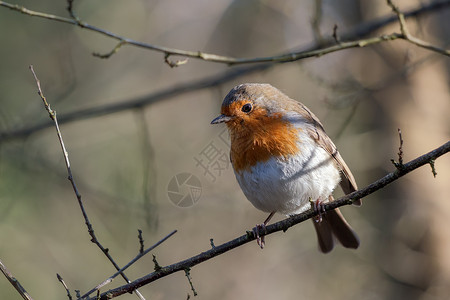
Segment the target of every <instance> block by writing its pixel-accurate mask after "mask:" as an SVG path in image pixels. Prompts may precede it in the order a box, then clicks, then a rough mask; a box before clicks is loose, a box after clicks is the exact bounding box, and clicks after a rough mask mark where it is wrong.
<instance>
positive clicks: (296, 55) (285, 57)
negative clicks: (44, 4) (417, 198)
mask: <svg viewBox="0 0 450 300" xmlns="http://www.w3.org/2000/svg"><path fill="white" fill-rule="evenodd" d="M388 1H389V0H388ZM389 2H390V1H389ZM449 4H450V1H449V0H446V1H442V2H435V3H431V4H429V5H428V7H433V8H435V7H441V6H447V5H449ZM0 6H4V7H7V8H9V9H12V10H14V11H18V12H21V13H23V14H26V15H29V16H35V17H39V18H44V19H49V20H52V21H58V22H63V23H67V24H71V25H75V26H78V27H81V28H83V29H86V30H90V31H94V32H97V33H100V34H102V35H105V36H108V37H110V38H113V39H116V40H118V41H119V43H118V45H117V46H116V47H114V49H113V50H112V51H110V52H109V53H107V54H104V55H102V54H96V56H99V57H102V58H106V57H109V56H111V55H112V54H114V53H116V52H117V50H118V49H119V48H120V47H121V46H122V45H125V44H129V45H133V46H136V47H140V48H144V49H148V50H153V51H157V52H162V53H164V55H165V60H166V61H167V58H168V57H169V56H171V55H176V56H182V57H186V58H195V59H201V60H204V61H210V62H216V63H224V64H228V65H238V64H251V63H264V62H270V63H281V62H291V61H297V60H300V59H304V58H308V57H313V56H321V55H325V54H328V53H332V52H335V51H339V50H343V49H349V48H355V47H365V46H369V45H373V44H377V43H380V42H384V41H387V40H395V39H398V38H402V39H407V40H409V41H411V42H413V40H412V39H408V38H407V36H405V35H404V34H395V33H394V34H390V35H382V36H379V37H375V38H370V39H367V40H357V41H352V42H346V43H340V44H338V45H334V46H331V47H327V48H322V49H317V50H312V51H300V52H289V53H286V54H282V55H276V56H268V57H255V58H235V57H229V56H222V55H217V54H212V53H205V52H201V51H187V50H181V49H175V48H169V47H164V46H159V45H153V44H148V43H143V42H139V41H135V40H133V39H129V38H126V37H123V36H120V35H118V34H115V33H112V32H109V31H107V30H104V29H102V28H99V27H95V26H93V25H90V24H88V23H86V22H82V21H80V20H79V18H74V16H75V15H74V13H73V10H72V4H71V1H69V8H68V10H69V13H70V15H71V16H72V18H64V17H60V16H56V15H52V14H47V13H43V12H37V11H33V10H30V9H27V8H25V7H23V6H20V5H14V4H10V3H7V2H4V1H0ZM424 7H426V6H424ZM424 7H423V8H424ZM407 14H408V13H406V14H402V15H403V16H405V15H407ZM413 43H414V44H416V45H418V46H421V47H424V48H427V49H429V50H433V51H436V52H439V53H441V54H444V55H447V56H448V55H450V54H449V53H448V51H446V50H442V49H441V51H438V49H439V48H438V47H435V46H433V45H428V46H425V45H424V44H423V43H422V44H421V43H420V42H419V41H415V42H413ZM323 44H326V41H323ZM169 65H170V64H169Z"/></svg>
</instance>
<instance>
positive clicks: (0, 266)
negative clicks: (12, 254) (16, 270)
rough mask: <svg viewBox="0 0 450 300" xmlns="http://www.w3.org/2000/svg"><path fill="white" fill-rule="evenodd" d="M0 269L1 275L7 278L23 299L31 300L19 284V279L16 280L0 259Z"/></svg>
mask: <svg viewBox="0 0 450 300" xmlns="http://www.w3.org/2000/svg"><path fill="white" fill-rule="evenodd" d="M0 271H2V273H3V275H5V277H6V278H7V279H8V280H9V282H10V283H11V285H12V286H13V287H14V288H15V289H16V290H17V292H18V293H19V294H20V296H22V298H23V299H25V300H33V298H31V296H30V295H28V293H27V291H26V290H25V288H24V287H23V286H22V285H21V284H20V282H19V280H17V279H16V278H15V277H14V276H13V275H12V274H11V272H10V271H9V270H8V269H7V268H6V266H5V265H4V264H3V262H2V261H1V260H0Z"/></svg>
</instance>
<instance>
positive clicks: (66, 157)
mask: <svg viewBox="0 0 450 300" xmlns="http://www.w3.org/2000/svg"><path fill="white" fill-rule="evenodd" d="M30 70H31V72H32V73H33V76H34V79H35V81H36V85H37V87H38V94H39V96H40V97H41V99H42V101H43V102H44V106H45V109H46V110H47V112H48V114H49V116H50V118H51V119H52V120H53V122H54V125H55V128H56V134H57V135H58V140H59V144H60V146H61V150H62V152H63V155H64V162H65V163H66V168H67V173H68V179H69V181H70V183H71V184H72V188H73V191H74V193H75V195H76V197H77V200H78V204H79V206H80V209H81V213H82V214H83V218H84V221H85V224H86V226H87V228H88V232H89V235H90V236H91V242H92V243H94V244H96V245H97V247H98V248H100V250H101V251H102V252H103V254H105V256H106V257H107V258H108V260H109V261H110V262H111V263H112V264H113V266H114V267H115V268H116V270H120V268H119V266H118V265H117V263H116V262H115V261H114V259H113V258H112V256H111V255H110V254H109V249H108V248H105V247H103V245H102V244H101V243H100V242H99V240H98V239H97V236H96V235H95V232H94V228H93V227H92V224H91V222H90V221H89V218H88V215H87V213H86V210H85V209H84V205H83V201H82V200H81V194H80V193H79V191H78V188H77V186H76V184H75V180H74V178H73V175H72V169H71V167H70V161H69V153H68V152H67V150H66V147H65V145H64V140H63V138H62V134H61V131H60V129H59V124H58V120H57V118H56V111H54V110H52V109H51V108H50V105H49V104H48V102H47V99H46V98H45V96H44V94H43V92H42V89H41V84H40V81H39V79H38V78H37V76H36V73H35V72H34V69H33V66H32V65H30ZM121 275H122V278H123V279H124V280H125V281H126V282H128V283H130V280H129V279H128V277H127V276H126V275H125V274H124V273H123V272H122V273H121ZM135 292H136V295H137V296H138V297H139V298H140V299H144V297H143V296H142V295H141V293H140V292H139V291H137V290H136V291H135Z"/></svg>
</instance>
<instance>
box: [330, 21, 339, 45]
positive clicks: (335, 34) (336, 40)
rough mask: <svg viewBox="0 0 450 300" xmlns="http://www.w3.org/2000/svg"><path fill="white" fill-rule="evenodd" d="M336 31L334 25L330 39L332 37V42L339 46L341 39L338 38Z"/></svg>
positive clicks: (336, 28) (336, 27) (336, 26)
mask: <svg viewBox="0 0 450 300" xmlns="http://www.w3.org/2000/svg"><path fill="white" fill-rule="evenodd" d="M337 30H338V25H337V24H334V26H333V34H332V37H333V39H334V41H335V42H336V44H339V43H341V39H340V38H339V35H338V33H337Z"/></svg>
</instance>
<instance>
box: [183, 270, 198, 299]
mask: <svg viewBox="0 0 450 300" xmlns="http://www.w3.org/2000/svg"><path fill="white" fill-rule="evenodd" d="M184 274H185V275H186V278H187V280H188V281H189V285H190V286H191V290H192V292H193V293H194V296H197V295H198V294H197V291H196V290H195V288H194V284H193V283H192V277H191V268H186V269H184Z"/></svg>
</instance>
